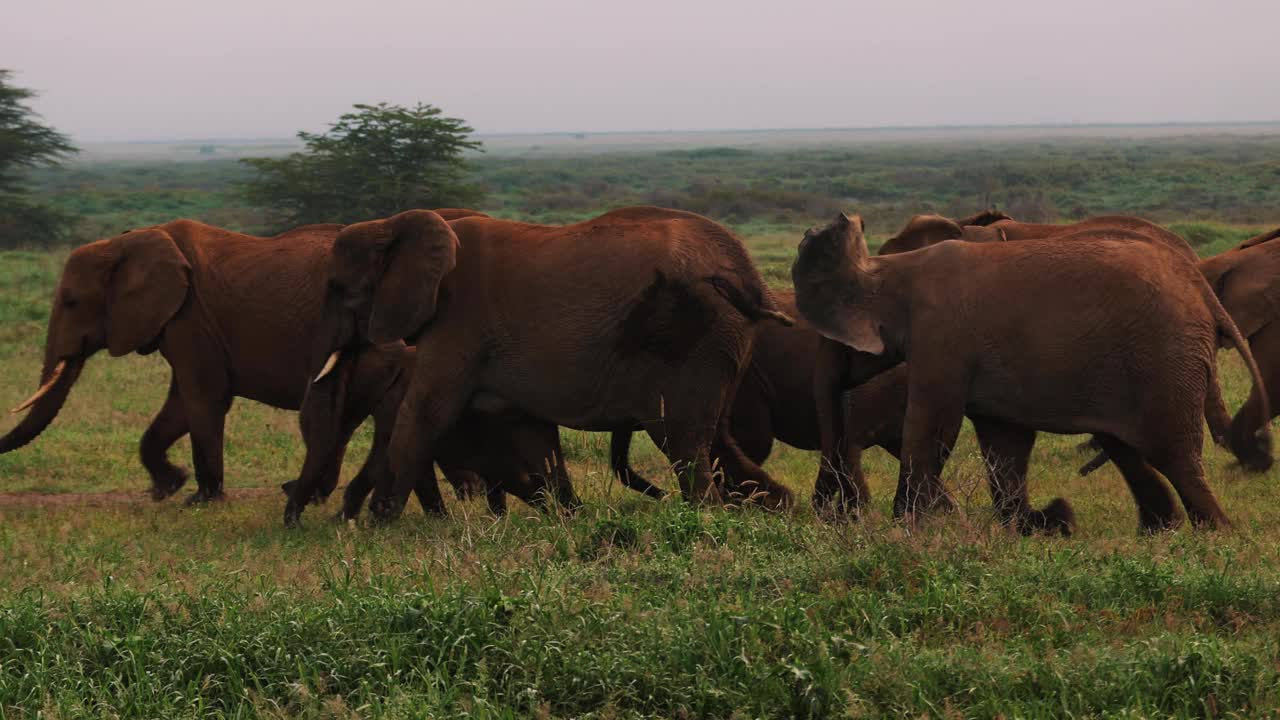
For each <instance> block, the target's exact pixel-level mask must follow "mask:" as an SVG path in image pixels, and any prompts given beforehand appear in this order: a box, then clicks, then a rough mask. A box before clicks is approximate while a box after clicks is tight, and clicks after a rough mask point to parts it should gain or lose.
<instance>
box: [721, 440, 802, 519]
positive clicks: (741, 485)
mask: <svg viewBox="0 0 1280 720" xmlns="http://www.w3.org/2000/svg"><path fill="white" fill-rule="evenodd" d="M711 457H714V458H715V461H716V463H717V464H719V466H720V468H721V469H722V470H723V472H724V475H725V477H726V478H727V485H728V487H729V489H730V490H731V491H732V492H733V493H734V494H735V495H739V494H740V495H741V497H742V498H743V499H746V500H752V501H756V502H760V503H761V505H763V506H764V507H767V508H769V509H770V510H781V509H783V508H786V507H790V505H791V491H790V490H788V489H787V488H786V487H784V486H783V485H780V484H779V483H778V482H777V481H775V480H774V479H773V478H772V477H770V475H769V473H768V472H767V471H765V469H764V468H762V467H760V466H759V465H757V464H756V463H755V462H753V461H752V459H751V458H750V457H748V456H747V454H746V453H745V452H743V450H742V448H741V447H740V446H739V445H738V441H737V439H736V438H734V437H733V435H732V434H730V432H729V429H728V427H726V426H723V425H722V427H721V429H720V431H719V433H718V434H717V438H716V440H715V442H714V443H713V445H712V450H711Z"/></svg>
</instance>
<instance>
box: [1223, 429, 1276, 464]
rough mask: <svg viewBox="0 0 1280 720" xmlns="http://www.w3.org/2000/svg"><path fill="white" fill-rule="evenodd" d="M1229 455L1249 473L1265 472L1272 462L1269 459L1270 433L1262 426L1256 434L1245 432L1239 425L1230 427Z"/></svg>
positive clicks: (1270, 458) (1271, 459)
mask: <svg viewBox="0 0 1280 720" xmlns="http://www.w3.org/2000/svg"><path fill="white" fill-rule="evenodd" d="M1231 430H1232V432H1231V443H1230V444H1231V453H1232V454H1233V455H1235V456H1236V460H1238V461H1239V462H1240V465H1241V467H1243V468H1244V469H1245V470H1248V471H1249V472H1266V471H1267V470H1269V469H1271V465H1272V464H1273V462H1274V460H1273V458H1272V457H1271V433H1270V432H1269V431H1268V428H1267V427H1266V426H1265V425H1264V426H1263V427H1262V429H1260V430H1258V431H1257V432H1250V431H1248V430H1245V429H1244V428H1243V427H1242V426H1241V425H1235V426H1234V427H1232V429H1231Z"/></svg>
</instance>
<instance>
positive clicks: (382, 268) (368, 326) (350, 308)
mask: <svg viewBox="0 0 1280 720" xmlns="http://www.w3.org/2000/svg"><path fill="white" fill-rule="evenodd" d="M457 253H458V237H457V235H454V233H453V229H452V228H450V227H449V224H448V223H447V222H446V221H445V220H444V219H443V218H441V217H440V216H439V215H437V214H436V213H434V212H432V211H430V210H409V211H407V212H402V213H400V214H399V215H394V216H392V217H389V218H386V219H385V220H370V221H368V222H362V223H356V224H354V225H348V226H346V227H345V228H343V229H342V232H340V233H338V237H337V238H335V239H334V242H333V252H332V253H331V255H330V260H329V262H330V265H329V280H328V288H327V290H326V298H325V307H324V316H323V318H322V319H321V323H320V329H319V331H318V332H317V338H316V347H315V348H314V351H313V355H312V357H313V362H314V363H315V365H314V367H317V368H319V369H320V372H319V373H318V374H317V376H316V381H319V380H321V379H323V378H324V376H325V375H327V374H328V373H329V372H330V371H331V370H332V369H333V367H334V366H335V363H336V362H337V361H338V359H339V355H340V354H341V352H342V351H343V350H344V349H345V348H348V347H351V346H353V345H359V344H364V343H374V344H380V343H387V342H394V341H396V340H401V339H405V338H412V337H415V336H416V335H417V334H418V333H419V332H420V331H421V330H422V329H423V327H424V326H425V325H426V324H427V323H428V322H429V321H430V320H431V318H432V317H433V316H434V315H435V314H436V308H437V305H438V303H439V300H440V286H441V283H442V282H443V280H444V278H445V276H446V275H448V274H449V272H450V271H451V270H453V268H454V265H456V264H457Z"/></svg>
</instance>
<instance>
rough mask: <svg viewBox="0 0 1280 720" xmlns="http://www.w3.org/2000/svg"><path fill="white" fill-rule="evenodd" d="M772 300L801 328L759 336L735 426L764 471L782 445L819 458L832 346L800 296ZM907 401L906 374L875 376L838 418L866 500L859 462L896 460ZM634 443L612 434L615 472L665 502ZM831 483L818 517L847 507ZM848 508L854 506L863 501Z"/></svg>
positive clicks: (769, 327) (771, 328) (848, 396)
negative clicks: (820, 390) (868, 457)
mask: <svg viewBox="0 0 1280 720" xmlns="http://www.w3.org/2000/svg"><path fill="white" fill-rule="evenodd" d="M773 296H774V300H775V302H776V303H777V306H778V308H779V309H780V310H782V312H784V313H786V314H787V315H790V316H791V317H793V318H795V319H796V322H795V324H794V325H790V326H788V325H782V324H777V323H769V324H766V325H762V326H760V328H759V329H758V330H757V331H756V345H755V350H754V352H753V353H752V356H751V364H750V366H749V367H748V369H747V372H746V375H744V376H743V379H742V383H741V384H740V385H739V386H738V392H737V394H736V395H735V397H734V402H733V407H732V409H731V410H730V418H729V428H730V432H731V433H732V435H733V439H734V440H735V441H736V442H737V445H738V446H739V447H740V448H741V449H742V452H743V453H745V454H746V456H747V457H748V458H749V459H750V460H751V461H752V462H754V463H756V464H762V463H764V461H765V460H766V459H767V458H768V457H769V453H770V452H771V451H772V449H773V443H774V441H775V440H779V441H781V442H783V443H786V444H787V445H790V446H792V447H795V448H799V449H801V450H818V449H820V448H822V446H823V443H822V433H821V429H820V427H819V422H818V399H817V397H818V396H815V388H814V370H815V367H816V365H817V359H818V351H819V347H820V346H821V345H822V343H824V342H830V341H828V340H826V339H825V338H823V337H822V336H821V335H820V334H818V331H817V330H815V329H814V328H813V326H812V325H810V324H809V323H808V322H805V321H804V320H803V319H802V318H801V317H799V316H798V311H797V309H796V300H795V292H794V291H792V290H779V291H775V292H774V293H773ZM906 400H907V386H906V373H905V372H888V373H883V374H881V375H876V376H875V377H873V378H871V379H870V380H868V381H867V382H865V383H860V384H859V385H857V386H856V387H853V388H850V389H848V390H846V391H844V392H843V397H842V398H841V401H840V404H841V407H840V408H839V410H838V411H837V412H838V413H839V415H840V420H841V428H842V431H841V432H842V438H841V439H842V441H843V442H844V443H846V444H845V445H844V446H843V447H845V448H847V450H846V451H845V452H844V453H842V455H841V457H842V459H844V460H845V462H846V463H847V466H846V467H847V468H848V474H849V475H850V481H851V482H852V483H854V484H855V486H856V487H857V488H859V489H860V492H862V493H863V494H864V495H869V491H867V489H866V488H867V486H866V481H865V480H864V479H863V476H862V473H861V462H860V460H859V458H858V457H855V455H857V454H860V452H861V450H862V449H863V448H866V447H871V446H875V445H878V446H880V447H882V448H884V449H885V450H886V451H888V452H889V453H891V454H892V455H894V457H897V455H898V449H899V445H900V443H901V437H902V419H903V413H904V412H905V410H906ZM631 435H632V433H631V431H620V432H615V433H614V434H613V440H612V445H611V447H610V462H611V465H612V468H613V471H614V473H615V474H616V475H617V477H618V478H619V479H620V480H621V481H622V483H623V484H624V485H626V486H627V487H630V488H632V489H633V490H637V491H639V492H642V493H644V494H646V495H650V496H652V497H660V496H662V495H663V490H662V489H660V488H658V487H657V486H655V485H653V484H652V483H651V482H649V481H648V480H647V479H646V478H644V477H642V476H641V475H640V474H639V473H638V472H637V471H636V470H635V469H634V468H632V467H631V464H630V459H629V455H630V447H631ZM712 459H713V461H714V460H717V459H718V458H716V457H713V458H712ZM830 475H831V473H830V472H827V473H824V474H823V478H827V477H828V476H830ZM831 482H833V481H831V480H825V479H824V480H823V481H821V482H820V483H819V486H820V487H821V488H822V493H823V495H822V497H821V498H820V501H819V503H818V504H819V509H823V507H822V506H824V505H825V504H827V503H829V502H837V501H838V502H843V501H844V500H845V498H844V497H843V496H840V497H836V496H835V495H834V487H835V486H834V485H831V484H830V483H831ZM848 500H849V502H850V503H855V501H856V498H852V497H850V498H848ZM844 509H851V507H850V508H844Z"/></svg>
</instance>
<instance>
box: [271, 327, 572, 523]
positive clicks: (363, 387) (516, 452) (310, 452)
mask: <svg viewBox="0 0 1280 720" xmlns="http://www.w3.org/2000/svg"><path fill="white" fill-rule="evenodd" d="M415 363H416V352H415V351H414V349H413V348H412V347H407V346H405V345H404V344H403V343H399V342H395V343H386V344H384V345H379V346H369V347H366V348H364V349H361V350H359V351H355V352H351V353H347V354H346V355H345V356H343V357H340V358H338V359H337V360H336V361H335V363H334V364H333V365H332V366H330V367H329V368H328V369H326V370H325V373H324V375H325V376H326V377H325V378H321V379H322V380H324V382H317V383H314V384H313V385H312V387H311V389H310V390H309V391H308V393H307V395H306V398H305V399H304V400H303V403H302V411H301V413H300V423H301V426H302V439H303V442H304V443H305V444H306V447H307V456H306V460H305V461H304V462H303V467H302V473H301V475H300V477H299V479H298V480H294V481H290V482H288V483H285V484H284V485H283V486H282V488H281V489H282V490H284V492H285V494H286V495H288V497H289V501H288V503H287V504H286V507H285V524H286V525H289V526H292V525H295V524H296V523H297V522H298V518H299V516H300V515H301V512H302V507H303V506H304V505H305V504H306V503H307V502H309V501H310V500H312V499H314V497H316V496H324V495H328V494H329V493H330V492H332V491H333V489H334V486H335V485H336V482H337V472H336V469H337V466H339V465H341V462H342V454H343V450H344V448H345V447H346V444H347V441H348V440H349V439H350V437H351V434H352V433H353V432H354V431H355V429H356V428H357V427H359V426H360V424H361V423H362V422H363V421H364V420H365V418H367V417H371V416H372V417H374V418H375V422H374V434H373V447H372V448H371V449H370V451H369V460H368V462H366V463H365V465H364V467H362V468H361V470H360V472H359V473H358V474H357V475H356V476H355V477H354V478H352V480H351V482H350V483H348V484H347V489H346V492H345V493H344V494H343V503H342V510H341V511H340V513H339V516H340V517H341V518H343V519H351V518H355V517H357V516H358V515H359V514H360V510H361V507H362V506H363V504H364V501H365V498H367V497H368V495H369V493H370V492H371V491H372V490H373V489H374V487H375V486H377V485H378V484H379V483H385V482H387V477H386V476H387V474H388V473H390V472H391V469H390V465H389V462H388V458H387V447H388V445H389V444H390V442H391V428H392V427H393V426H394V421H395V416H396V414H397V413H398V412H399V409H400V403H401V402H402V401H403V399H404V394H405V391H406V389H407V388H408V385H409V378H410V376H411V373H412V371H413V366H414V364H415ZM435 461H436V463H438V464H439V465H440V468H441V470H442V471H443V472H444V475H445V479H446V480H448V481H449V483H450V484H452V485H453V487H454V489H455V490H456V491H458V493H459V495H465V494H467V493H469V492H471V491H472V490H473V488H472V487H471V484H472V483H471V482H470V481H471V480H472V479H474V478H477V477H478V479H479V484H480V487H481V489H482V491H483V492H484V493H485V496H486V499H487V500H488V503H489V508H490V510H492V511H493V512H494V514H502V513H504V512H505V511H506V495H507V494H508V493H510V494H512V495H515V496H516V497H518V498H520V499H521V500H524V501H525V502H527V503H529V504H531V505H534V506H536V507H543V506H545V504H546V502H547V501H548V500H549V499H551V498H553V497H554V498H555V499H556V501H557V502H559V503H560V505H561V506H563V507H569V508H572V507H576V506H577V505H578V504H579V502H578V498H577V496H576V495H575V494H574V492H573V487H572V486H571V485H570V484H569V474H568V470H567V469H566V467H565V464H564V452H563V450H562V449H561V446H560V432H559V428H557V427H556V426H555V425H552V424H550V423H546V422H542V421H539V420H535V419H533V418H529V417H525V416H523V415H520V414H518V413H512V412H505V413H483V412H474V411H468V412H465V413H463V414H462V415H461V416H460V417H459V418H458V421H457V422H456V423H455V424H454V426H453V427H451V428H449V430H448V431H447V432H446V433H445V434H444V435H443V436H442V437H441V441H440V444H439V446H438V449H437V452H436V456H435ZM435 485H436V479H435V475H434V473H433V472H431V471H430V469H428V472H427V474H426V475H424V476H422V477H421V478H419V479H418V481H417V482H416V483H415V484H414V492H415V494H416V495H417V496H418V500H419V502H420V503H422V505H423V508H424V509H427V510H430V509H433V508H432V503H433V502H434V498H435V497H436V495H437V494H438V491H436V490H435ZM304 488H314V492H313V494H312V496H307V495H305V494H304V493H303V489H304Z"/></svg>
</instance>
